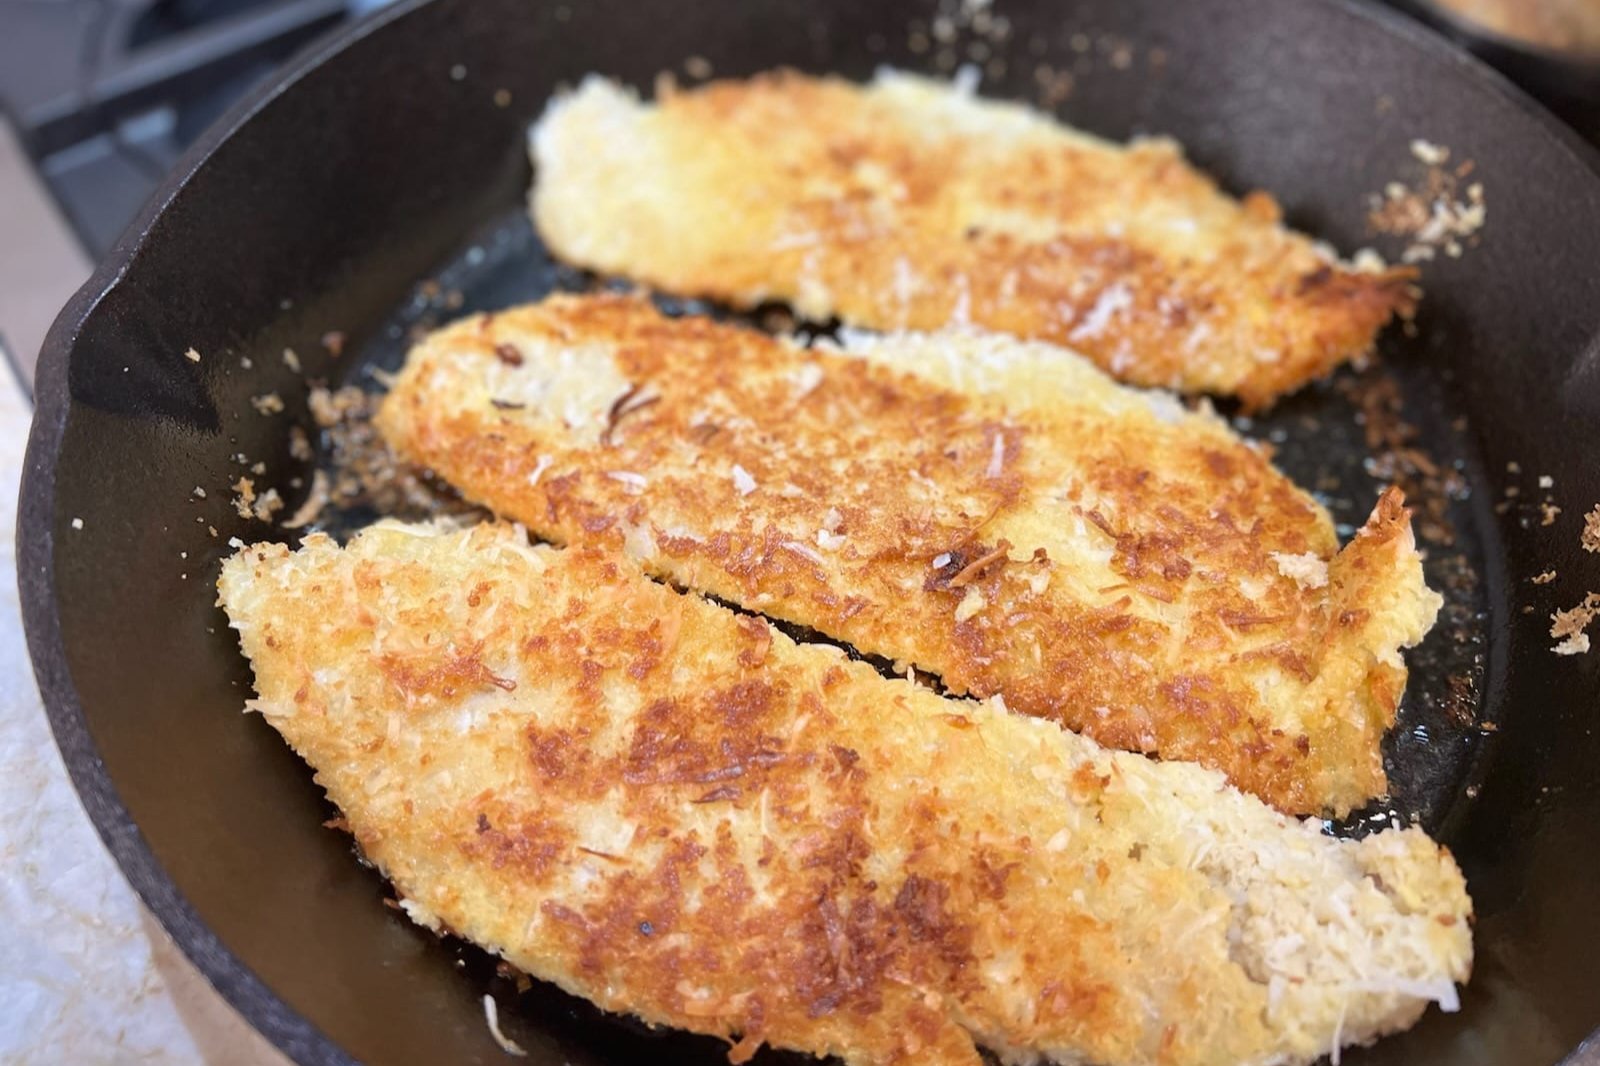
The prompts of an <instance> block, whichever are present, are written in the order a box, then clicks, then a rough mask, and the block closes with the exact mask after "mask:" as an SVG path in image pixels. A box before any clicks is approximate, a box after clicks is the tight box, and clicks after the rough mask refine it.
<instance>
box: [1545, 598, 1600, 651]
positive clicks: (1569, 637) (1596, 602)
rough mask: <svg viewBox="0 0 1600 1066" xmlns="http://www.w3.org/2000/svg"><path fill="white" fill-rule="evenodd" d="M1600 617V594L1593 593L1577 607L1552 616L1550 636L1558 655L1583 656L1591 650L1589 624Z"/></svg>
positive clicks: (1557, 612)
mask: <svg viewBox="0 0 1600 1066" xmlns="http://www.w3.org/2000/svg"><path fill="white" fill-rule="evenodd" d="M1597 615H1600V592H1591V593H1589V594H1588V595H1587V596H1585V597H1584V598H1583V600H1582V602H1580V603H1579V604H1578V605H1577V606H1575V607H1569V608H1567V609H1566V610H1564V611H1556V612H1555V613H1554V614H1552V615H1551V616H1550V636H1551V638H1552V639H1553V640H1555V641H1556V642H1557V643H1556V645H1555V647H1554V648H1553V649H1552V650H1553V651H1554V652H1555V653H1556V654H1557V655H1582V654H1583V653H1585V652H1587V651H1588V650H1589V634H1588V633H1586V632H1584V631H1585V630H1586V629H1588V628H1589V623H1591V622H1593V621H1594V620H1595V617H1596V616H1597Z"/></svg>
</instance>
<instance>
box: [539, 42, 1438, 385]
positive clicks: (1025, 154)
mask: <svg viewBox="0 0 1600 1066" xmlns="http://www.w3.org/2000/svg"><path fill="white" fill-rule="evenodd" d="M532 150H533V156H534V163H535V182H536V183H535V186H534V190H533V196H532V206H533V215H534V219H535V222H536V223H537V225H538V228H539V231H540V233H541V234H542V235H543V237H544V240H545V242H546V244H548V245H549V247H550V248H551V249H552V250H553V251H554V252H555V253H556V254H557V255H558V256H560V257H562V258H563V259H566V260H569V261H571V262H574V263H577V264H580V265H582V266H585V267H590V268H593V269H596V270H600V271H605V272H610V273H618V274H624V275H627V276H629V277H633V278H637V279H640V280H642V281H645V282H648V283H650V284H651V285H655V286H659V287H661V288H663V289H666V290H669V291H671V292H675V293H683V294H690V295H695V296H709V297H714V298H718V299H722V300H728V301H732V302H733V303H736V304H744V305H749V304H755V303H758V302H760V301H763V300H785V301H789V302H790V303H792V304H793V305H794V307H795V308H796V310H798V311H799V312H800V313H801V314H803V315H805V316H807V317H809V318H813V319H828V318H830V317H832V316H838V317H839V318H841V319H843V320H844V321H845V322H847V323H851V324H854V325H860V326H867V327H871V328H874V329H884V330H888V329H922V330H926V329H937V328H940V327H943V326H945V325H947V324H950V323H952V322H954V323H966V322H970V323H973V324H975V325H979V326H983V327H986V328H989V329H994V330H1000V331H1004V332H1008V333H1013V334H1016V335H1018V336H1022V337H1032V338H1038V339H1042V340H1048V341H1053V342H1055V343H1058V344H1070V345H1072V346H1074V347H1076V348H1077V349H1079V350H1080V351H1082V352H1083V353H1084V354H1085V355H1087V356H1088V357H1089V358H1090V359H1091V360H1093V361H1094V362H1095V363H1096V364H1098V365H1099V366H1100V367H1102V368H1103V369H1106V370H1108V371H1110V372H1111V373H1112V374H1114V375H1115V376H1117V377H1118V378H1121V379H1122V380H1124V381H1129V382H1133V383H1135V384H1141V385H1160V386H1165V387H1170V388H1178V389H1183V390H1185V391H1204V392H1216V393H1228V394H1237V395H1239V396H1241V397H1243V398H1244V400H1245V401H1246V402H1248V403H1251V404H1256V405H1261V404H1265V403H1269V402H1270V401H1271V400H1272V399H1273V398H1275V397H1277V396H1279V395H1280V394H1282V393H1285V392H1289V391H1291V390H1293V389H1295V388H1298V387H1299V386H1300V385H1302V384H1304V383H1305V382H1307V381H1310V380H1311V379H1313V378H1316V377H1319V376H1321V375H1322V374H1324V373H1326V372H1327V371H1329V370H1330V369H1332V368H1333V367H1334V366H1336V365H1338V364H1339V363H1341V362H1343V361H1345V360H1347V359H1349V358H1351V357H1352V356H1355V355H1357V354H1359V353H1362V352H1365V351H1366V350H1367V349H1368V348H1370V347H1371V345H1372V342H1373V338H1374V336H1375V335H1376V334H1377V332H1378V331H1379V330H1380V329H1381V328H1382V327H1383V325H1384V323H1386V322H1388V321H1389V319H1390V318H1391V317H1393V316H1394V315H1396V314H1402V315H1409V314H1410V312H1411V310H1412V307H1413V305H1414V301H1415V293H1414V289H1413V288H1412V284H1411V281H1412V278H1413V276H1414V274H1413V272H1412V271H1411V270H1410V269H1409V268H1400V269H1385V268H1383V267H1382V266H1381V264H1380V265H1378V266H1376V267H1375V268H1374V269H1370V270H1369V269H1358V268H1357V267H1354V266H1352V265H1350V264H1347V263H1342V262H1340V261H1338V260H1337V259H1336V258H1334V257H1333V256H1332V255H1331V254H1329V253H1327V252H1325V251H1323V250H1321V249H1319V248H1317V247H1316V246H1314V245H1313V244H1312V242H1311V241H1310V240H1308V239H1307V238H1305V237H1303V236H1301V235H1299V234H1296V233H1293V232H1291V231H1289V230H1287V229H1285V228H1284V227H1283V226H1282V225H1281V224H1280V222H1279V216H1278V208H1277V205H1276V204H1275V203H1274V202H1273V201H1272V199H1271V197H1269V196H1267V195H1265V194H1263V193H1253V194H1251V195H1250V196H1249V197H1247V198H1246V199H1245V200H1244V201H1243V202H1242V203H1241V202H1239V201H1236V200H1233V199H1231V198H1229V197H1228V196H1226V195H1224V194H1223V193H1221V192H1220V191H1218V189H1217V188H1216V186H1215V184H1214V183H1213V182H1212V181H1211V180H1210V179H1209V178H1207V177H1205V176H1204V175H1202V174H1201V173H1199V172H1198V171H1196V170H1195V169H1194V168H1193V167H1191V166H1189V165H1188V163H1186V162H1185V161H1184V159H1183V156H1182V153H1181V151H1180V149H1179V147H1178V146H1177V145H1176V144H1175V143H1174V142H1172V141H1170V140H1166V139H1153V140H1141V141H1138V142H1136V143H1134V144H1133V145H1131V146H1127V147H1123V146H1119V145H1114V144H1111V143H1109V142H1106V141H1102V140H1099V139H1098V138H1094V137H1090V136H1088V135H1086V134H1083V133H1079V132H1077V131H1075V130H1072V129H1069V128H1067V127H1065V126H1062V125H1059V124H1058V123H1056V122H1054V121H1053V120H1051V119H1050V118H1048V117H1046V116H1045V115H1043V114H1040V113H1038V112H1034V111H1031V110H1028V109H1027V108H1024V107H1022V106H1019V105H1016V104H1006V103H998V102H995V101H986V100H979V99H977V98H976V97H974V96H973V95H971V93H970V92H963V91H962V90H961V89H960V88H958V87H956V86H953V85H950V84H946V83H942V82H935V81H929V80H926V79H923V78H918V77H913V76H910V75H906V74H900V73H894V72H884V73H881V74H879V76H878V77H877V79H876V80H874V81H873V82H871V83H870V84H868V85H866V86H860V85H855V84H851V83H850V82H846V81H842V80H840V79H838V78H810V77H805V76H801V75H799V74H795V73H792V72H780V73H775V74H769V75H765V76H762V77H757V78H753V79H751V80H749V81H726V82H716V83H713V84H710V85H707V86H704V87H702V88H698V89H695V90H692V91H687V92H674V93H671V94H670V95H666V96H664V97H663V98H662V99H661V100H659V101H658V102H657V103H656V104H655V105H653V106H648V105H645V104H642V103H640V102H639V101H638V100H637V99H636V98H635V97H634V96H632V95H631V94H630V93H629V92H627V91H626V90H624V89H621V88H619V87H618V86H616V85H615V84H613V83H610V82H607V81H605V80H603V79H600V78H598V77H591V78H589V79H587V80H586V81H585V82H584V83H583V84H582V86H581V87H580V88H579V89H578V90H577V92H575V93H573V94H572V95H569V96H564V97H560V98H558V99H556V100H555V101H553V102H552V103H551V105H550V106H549V109H548V110H547V111H546V113H545V115H544V117H543V118H542V119H541V121H540V122H539V124H538V126H537V127H536V128H535V130H534V134H533V138H532Z"/></svg>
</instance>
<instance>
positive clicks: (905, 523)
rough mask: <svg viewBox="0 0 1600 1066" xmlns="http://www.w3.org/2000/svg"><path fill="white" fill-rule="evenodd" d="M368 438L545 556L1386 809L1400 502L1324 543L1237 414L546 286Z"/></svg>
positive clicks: (941, 352)
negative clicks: (574, 559) (512, 523)
mask: <svg viewBox="0 0 1600 1066" xmlns="http://www.w3.org/2000/svg"><path fill="white" fill-rule="evenodd" d="M378 422H379V426H380V429H381V430H382V432H383V434H384V435H385V437H386V439H387V440H388V441H389V442H390V443H391V445H392V446H393V447H394V448H395V449H396V450H397V451H398V452H399V453H400V454H402V455H403V456H405V457H406V458H407V459H409V460H411V461H414V462H416V463H419V464H421V465H423V466H426V467H430V468H432V469H433V470H434V471H436V472H437V473H438V474H439V475H440V476H442V477H443V478H445V479H446V480H448V481H449V482H450V483H451V484H452V485H454V486H456V487H457V488H458V489H460V490H461V492H462V493H463V494H464V495H465V496H466V497H467V498H469V499H471V500H474V501H476V502H479V503H482V504H484V505H486V506H488V507H489V508H491V509H492V510H493V511H495V512H496V513H498V514H500V515H502V516H505V517H508V518H512V519H515V520H517V521H520V522H522V523H524V524H525V525H526V526H527V527H528V528H529V529H531V530H534V531H535V532H536V533H537V534H538V535H539V536H540V537H543V538H546V539H549V540H552V541H555V542H558V543H563V544H574V545H588V546H597V547H605V548H609V549H613V550H618V551H623V552H626V553H628V554H629V555H631V556H633V557H634V558H637V559H639V560H640V561H641V562H642V563H643V564H644V565H645V566H646V568H647V569H649V570H650V571H651V572H652V573H654V574H657V575H659V576H661V577H664V578H666V579H668V580H670V581H672V582H673V583H675V584H677V585H679V586H680V587H684V588H690V589H695V590H698V591H702V592H706V593H710V594H713V595H715V596H718V597H720V598H722V599H724V600H726V601H729V602H732V603H735V604H738V605H740V606H742V607H744V608H747V609H749V610H752V611H759V612H763V613H766V614H768V615H771V616H773V617H776V618H780V619H783V620H785V621H789V622H794V623H797V624H800V625H804V626H808V627H810V628H812V629H815V630H817V631H818V632H820V633H823V634H826V635H827V636H829V637H832V638H834V639H836V640H839V641H844V642H847V643H849V644H852V645H854V646H855V647H856V648H858V649H860V650H861V651H863V652H867V653H869V654H873V655H879V656H882V657H884V658H886V659H889V660H891V661H897V662H902V663H911V664H914V665H916V666H917V667H918V668H920V669H922V670H924V671H927V672H930V673H933V674H935V675H937V676H938V678H939V679H940V681H942V682H943V684H944V685H945V686H946V688H947V689H948V690H949V691H951V692H953V693H957V694H972V695H976V696H980V697H986V696H992V695H1000V696H1003V697H1004V699H1005V701H1006V703H1007V705H1008V706H1009V707H1011V708H1012V710H1014V711H1018V712H1020V713H1025V714H1029V715H1034V716H1038V717H1042V718H1047V719H1050V720H1052V721H1056V722H1060V723H1062V724H1064V725H1067V726H1069V727H1070V728H1072V729H1074V730H1077V731H1079V732H1082V733H1085V734H1087V735H1089V736H1092V737H1093V738H1095V739H1096V740H1097V741H1099V742H1100V743H1102V744H1105V745H1107V746H1110V747H1115V748H1120V749H1125V750H1130V751H1141V752H1148V753H1151V754H1156V755H1159V756H1161V757H1162V758H1170V759H1191V760H1195V761H1199V762H1203V763H1205V764H1206V765H1208V766H1211V767H1213V768H1215V769H1219V770H1221V771H1223V772H1224V773H1226V774H1227V775H1228V776H1229V778H1230V779H1231V780H1232V781H1233V782H1234V783H1235V784H1237V785H1239V786H1240V787H1241V788H1244V789H1246V790H1248V791H1251V792H1253V793H1255V794H1256V795H1258V796H1260V797H1262V798H1263V799H1265V800H1267V801H1268V802H1269V803H1272V804H1274V805H1276V806H1278V807H1279V808H1280V809H1282V810H1285V811H1287V812H1289V813H1295V814H1302V813H1304V814H1309V813H1322V812H1324V811H1327V812H1332V813H1336V814H1341V815H1342V814H1343V813H1345V812H1347V811H1349V810H1351V809H1353V808H1356V807H1359V806H1361V805H1363V804H1364V803H1366V802H1367V801H1368V800H1369V799H1371V798H1372V797H1374V796H1378V795H1382V794H1383V793H1384V792H1385V791H1386V788H1387V784H1386V781H1385V779H1384V774H1383V766H1382V760H1381V757H1380V753H1379V742H1380V740H1381V739H1382V736H1383V732H1384V730H1385V729H1386V728H1387V727H1388V725H1389V723H1390V722H1392V720H1393V717H1394V713H1395V707H1396V705H1397V703H1398V701H1399V699H1400V695H1401V692H1402V690H1403V688H1404V681H1405V664H1404V661H1403V659H1402V658H1401V655H1400V652H1401V649H1402V648H1405V647H1408V646H1410V645H1412V644H1415V643H1416V642H1417V641H1418V640H1420V639H1421V638H1422V636H1423V635H1424V634H1425V633H1426V632H1427V631H1428V628H1429V626H1430V625H1431V624H1432V622H1433V619H1434V616H1435V613H1436V612H1437V609H1438V604H1439V598H1438V597H1437V596H1436V595H1435V594H1434V593H1433V592H1431V591H1429V590H1428V588H1427V587H1426V585H1425V584H1424V583H1423V579H1422V568H1421V562H1420V559H1419V557H1418V555H1417V551H1416V547H1415V544H1414V542H1413V541H1412V538H1411V534H1410V527H1409V521H1408V518H1407V516H1406V514H1405V511H1404V508H1403V507H1402V506H1401V505H1400V502H1399V497H1398V494H1391V495H1390V496H1388V497H1386V498H1385V501H1386V502H1385V503H1384V504H1383V505H1382V506H1380V508H1379V510H1378V513H1377V515H1376V516H1375V517H1374V519H1373V521H1372V522H1371V523H1369V525H1368V528H1367V529H1366V530H1364V531H1363V532H1362V533H1361V534H1360V535H1359V536H1358V537H1357V538H1356V540H1355V542H1353V543H1352V544H1351V545H1350V546H1348V547H1346V548H1345V549H1344V551H1342V552H1341V551H1339V550H1338V543H1337V538H1336V537H1335V534H1334V531H1333V527H1332V523H1331V521H1330V520H1329V518H1328V516H1327V514H1326V512H1325V511H1324V510H1323V509H1322V508H1321V507H1320V506H1319V505H1318V504H1317V503H1315V502H1314V501H1313V500H1311V499H1310V498H1309V497H1308V496H1307V495H1306V494H1305V493H1303V492H1302V491H1300V490H1299V489H1298V488H1296V487H1295V486H1294V485H1293V484H1292V483H1291V482H1290V481H1289V480H1288V479H1287V478H1285V477H1284V476H1283V475H1282V474H1280V473H1279V472H1278V471H1276V470H1275V469H1273V467H1272V465H1271V463H1270V462H1269V460H1268V458H1267V457H1266V456H1265V454H1264V453H1263V452H1262V451H1261V450H1259V449H1257V448H1256V447H1254V446H1252V445H1251V444H1249V443H1248V442H1246V441H1244V440H1242V439H1241V438H1240V437H1239V436H1238V435H1237V434H1235V433H1234V432H1233V431H1232V430H1231V429H1230V428H1229V426H1228V425H1227V424H1226V423H1225V422H1224V421H1223V420H1221V419H1219V418H1216V417H1215V416H1213V415H1211V414H1209V413H1208V412H1206V411H1203V410H1202V411H1190V410H1187V409H1185V407H1184V406H1183V405H1182V404H1181V403H1179V402H1178V401H1176V400H1175V399H1174V398H1173V397H1171V396H1170V395H1166V394H1163V393H1154V392H1146V391H1142V390H1137V389H1131V388H1128V387H1125V386H1119V385H1117V384H1116V383H1115V382H1113V381H1112V380H1111V379H1109V378H1108V377H1106V376H1105V375H1104V374H1102V373H1101V372H1100V371H1098V370H1097V369H1095V368H1094V367H1093V366H1092V365H1090V364H1089V363H1087V362H1086V361H1084V360H1082V359H1080V358H1078V357H1077V356H1075V355H1073V354H1072V353H1071V352H1068V351H1065V350H1062V349H1059V348H1055V347H1052V346H1050V345H1045V344H1042V343H1037V342H1021V341H1017V340H1015V339H1013V338H1010V337H1006V336H1003V335H998V334H992V333H980V332H977V331H973V330H954V331H946V332H944V333H940V334H896V335H892V336H877V335H847V336H846V337H845V338H844V339H843V340H842V342H841V346H837V347H825V346H824V347H815V348H802V347H800V346H798V345H796V344H793V343H789V342H787V341H783V340H779V339H774V338H771V337H767V336H763V335H761V334H758V333H755V332H752V331H747V330H742V329H737V328H734V327H731V326H726V325H719V324H716V323H713V322H711V321H708V320H705V319H700V318H678V319H669V318H666V317H663V316H662V315H660V314H659V313H658V312H656V311H655V310H654V309H652V308H651V307H650V305H649V304H648V303H647V302H644V301H641V300H636V299H630V298H624V297H606V296H600V297H595V296H591V297H557V298H552V299H550V300H547V301H545V302H544V303H541V304H538V305H533V306H528V307H520V308H513V309H510V310H507V311H503V312H500V313H497V314H493V315H487V316H479V317H474V318H469V319H466V320H463V321H462V322H460V323H457V324H455V325H453V326H450V327H448V328H446V329H444V330H442V331H440V332H438V333H436V334H434V335H432V336H430V337H428V338H427V339H425V340H424V341H423V342H422V343H420V344H419V345H418V346H417V347H416V348H415V349H414V350H413V351H412V353H411V355H410V356H409V358H408V360H407V363H406V366H405V368H404V369H403V370H402V372H401V374H400V375H399V378H398V380H397V381H396V382H395V385H394V388H393V391H392V392H391V393H390V394H389V396H388V397H387V398H386V400H385V401H384V404H383V407H382V409H381V411H380V413H379V418H378Z"/></svg>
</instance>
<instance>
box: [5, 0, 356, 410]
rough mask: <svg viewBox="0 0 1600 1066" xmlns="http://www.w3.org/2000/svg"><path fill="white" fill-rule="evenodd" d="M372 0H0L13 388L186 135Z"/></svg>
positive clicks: (25, 378) (8, 350) (29, 371)
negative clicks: (68, 301)
mask: <svg viewBox="0 0 1600 1066" xmlns="http://www.w3.org/2000/svg"><path fill="white" fill-rule="evenodd" d="M385 2H387V0H0V346H3V347H4V349H5V356H6V360H7V362H8V364H9V367H10V370H11V371H12V373H14V374H15V375H16V376H17V378H18V379H19V381H20V383H21V384H22V385H23V386H24V387H25V388H28V387H30V386H31V383H32V379H33V364H34V361H35V359H36V357H37V353H38V350H39V345H40V343H41V342H42V341H43V340H44V334H45V331H46V330H47V329H48V328H49V325H50V322H51V321H52V320H53V319H54V318H55V315H56V312H57V311H59V310H60V308H61V305H62V304H63V303H65V302H66V300H67V298H68V297H69V296H70V295H71V294H72V292H73V290H74V289H76V288H77V287H78V286H79V285H80V284H82V283H83V281H84V280H85V279H86V278H87V277H88V276H89V271H90V268H91V266H92V264H93V263H94V262H95V261H96V260H97V259H99V258H100V256H101V255H103V254H104V253H105V252H106V250H107V249H109V248H110V247H111V245H112V244H113V243H114V242H115V241H116V239H117V237H118V235H120V234H121V232H122V230H123V228H124V227H125V226H127V224H128V222H129V221H130V220H131V219H132V218H133V216H134V213H135V212H136V211H138V209H139V207H140V205H142V204H143V203H144V201H145V200H146V199H147V198H148V197H149V195H150V194H151V192H152V191H154V189H155V187H156V185H157V184H158V183H159V182H160V181H161V179H162V177H163V176H165V174H166V173H167V171H168V170H169V169H171V167H172V165H173V164H174V163H176V162H177V160H178V158H179V156H181V155H182V153H183V151H184V149H185V148H187V147H188V146H189V145H190V144H191V143H193V141H194V140H195V138H196V137H198V136H199V134H200V133H201V132H202V131H203V130H204V129H205V128H206V127H207V126H208V125H210V124H211V122H212V121H213V120H215V119H216V118H217V117H218V116H219V115H221V114H222V113H223V112H224V111H226V110H227V109H228V108H229V107H230V106H232V105H233V104H234V103H235V102H236V101H237V100H238V99H239V98H240V97H242V96H243V95H244V94H245V93H247V92H248V91H249V90H250V89H251V88H252V87H253V86H255V85H256V84H258V83H259V82H261V81H262V79H264V78H266V77H268V76H270V75H271V74H272V72H273V71H274V70H276V69H277V67H278V66H279V65H280V64H282V63H283V62H284V60H286V59H287V58H288V57H289V56H290V55H291V54H293V53H294V52H295V51H296V50H297V49H299V48H300V47H302V46H304V45H305V44H306V43H307V42H309V41H311V40H312V39H313V38H315V37H317V36H318V35H320V34H323V33H326V32H328V31H329V30H331V29H333V28H334V27H335V26H338V25H339V24H340V23H342V22H345V21H346V20H348V19H351V18H355V17H358V16H360V15H362V14H365V13H366V12H368V11H370V10H372V9H374V8H377V7H381V6H383V4H384V3H385ZM241 269H247V266H246V264H244V263H241Z"/></svg>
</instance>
